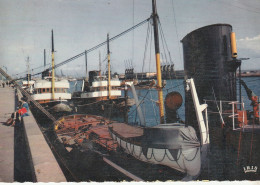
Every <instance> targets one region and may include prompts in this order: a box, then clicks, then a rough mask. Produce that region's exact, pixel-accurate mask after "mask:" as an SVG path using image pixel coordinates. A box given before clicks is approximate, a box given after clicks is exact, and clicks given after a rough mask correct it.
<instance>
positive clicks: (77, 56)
mask: <svg viewBox="0 0 260 185" xmlns="http://www.w3.org/2000/svg"><path fill="white" fill-rule="evenodd" d="M150 19H151V17H149V18H148V19H146V20H144V21H142V22H140V23H138V24H136V25H135V26H133V27H131V28H129V29H127V30H125V31H123V32H121V33H119V34H118V35H116V36H114V37H111V38H110V39H109V42H110V41H113V40H115V39H117V38H120V37H121V36H123V35H125V34H126V33H128V32H130V31H132V30H134V29H135V28H137V27H139V26H141V25H143V24H144V23H146V22H148V21H149V20H150ZM106 43H107V40H106V41H104V42H102V43H100V44H98V45H96V46H94V47H92V48H90V49H88V50H86V52H87V53H90V52H92V51H94V50H96V49H98V48H100V47H101V46H103V45H105V44H106ZM83 55H85V51H84V52H82V53H80V54H78V55H75V56H73V57H71V58H69V59H67V60H65V61H63V62H61V63H59V64H56V65H55V66H54V69H56V68H58V67H60V66H62V65H64V64H67V63H69V62H71V61H73V60H75V59H77V58H79V57H81V56H83ZM51 69H52V68H51V67H49V68H48V69H47V70H51ZM41 73H42V72H38V73H35V74H34V76H35V75H39V74H41ZM20 79H21V78H20Z"/></svg>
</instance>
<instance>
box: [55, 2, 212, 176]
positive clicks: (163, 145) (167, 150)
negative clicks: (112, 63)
mask: <svg viewBox="0 0 260 185" xmlns="http://www.w3.org/2000/svg"><path fill="white" fill-rule="evenodd" d="M152 7H153V14H152V16H151V19H153V26H154V29H155V31H154V41H155V51H156V66H157V68H156V70H157V73H156V74H157V88H156V90H157V91H158V106H159V116H160V117H159V120H160V124H159V125H156V126H153V127H148V126H146V123H145V119H144V116H143V114H142V110H141V107H140V102H139V100H138V97H137V93H136V91H135V87H134V85H133V84H132V85H131V90H132V93H133V96H134V99H135V104H136V109H137V114H138V117H139V120H140V124H139V125H130V124H128V122H127V120H125V122H123V123H122V122H116V121H112V120H106V119H105V118H104V117H97V116H94V115H89V114H88V112H86V113H87V115H84V116H79V115H78V116H77V115H74V116H70V117H64V118H61V119H60V120H59V121H58V122H57V123H56V125H55V130H56V133H57V135H58V138H60V141H61V142H63V143H64V145H66V146H68V145H69V144H71V143H72V145H74V146H75V145H76V146H81V147H84V148H88V152H92V151H96V152H95V155H97V154H101V155H102V156H104V155H103V154H106V155H109V157H111V159H113V160H116V161H118V162H119V163H121V164H124V162H125V160H126V157H127V156H128V155H129V156H131V160H132V161H133V163H132V165H134V163H135V162H140V163H142V165H149V168H155V169H158V168H160V167H159V166H161V165H163V166H165V167H167V168H168V169H170V170H173V171H178V172H180V173H182V174H183V175H184V178H183V180H192V179H196V178H197V177H198V176H199V174H200V171H201V165H202V163H203V162H202V161H203V160H204V158H205V157H206V155H207V148H208V145H209V136H208V135H209V133H208V129H207V128H208V125H207V121H206V120H207V119H204V117H203V112H204V111H205V109H206V108H207V105H206V104H202V105H201V104H200V103H199V101H198V98H197V94H196V88H195V84H194V81H193V79H188V80H187V81H186V83H187V86H189V88H190V91H191V93H192V94H193V102H194V104H195V108H196V113H197V120H198V123H197V124H198V125H199V133H200V139H198V138H197V135H196V132H195V130H194V128H193V127H191V126H187V125H186V124H183V123H180V122H178V121H177V120H170V121H169V122H167V123H166V122H165V118H164V105H163V83H162V79H161V69H160V53H159V40H158V39H159V36H158V27H157V25H158V16H157V10H156V2H155V0H153V1H152ZM108 41H109V39H108V40H107V42H108ZM108 48H109V47H108ZM109 53H110V52H109V49H108V61H109V59H110V56H109ZM108 63H109V62H108ZM108 71H110V68H109V67H108ZM108 76H109V77H108V87H111V84H109V83H110V82H109V81H110V79H109V78H110V75H108ZM96 84H98V83H96ZM99 84H101V83H99ZM106 85H107V83H106ZM118 85H119V84H118ZM94 86H95V81H93V82H92V87H94ZM108 93H109V92H107V93H106V94H105V95H106V97H107V96H108V97H109V94H108ZM178 95H179V94H178ZM178 95H177V96H178ZM110 96H111V94H110ZM168 97H169V98H168V100H167V102H168V104H167V105H169V107H171V108H172V109H173V111H177V109H178V108H179V107H180V105H181V102H177V103H176V102H174V101H172V100H174V99H175V94H173V95H168ZM177 99H178V98H177ZM71 130H75V131H76V130H77V133H76V134H75V135H73V136H71V134H70V133H71ZM162 136H163V137H162ZM97 150H98V151H97ZM128 158H129V157H128ZM202 159H203V160H202ZM103 160H104V161H105V162H106V161H108V160H106V159H104V157H103ZM120 161H121V162H120ZM107 163H108V162H107ZM108 164H111V163H108ZM136 171H138V170H136ZM148 173H149V172H148ZM157 175H158V174H157ZM185 175H186V176H185Z"/></svg>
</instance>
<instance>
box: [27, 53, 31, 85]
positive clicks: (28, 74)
mask: <svg viewBox="0 0 260 185" xmlns="http://www.w3.org/2000/svg"><path fill="white" fill-rule="evenodd" d="M29 62H30V61H29V56H28V57H27V86H28V88H29V82H30V78H29V76H30V63H29Z"/></svg>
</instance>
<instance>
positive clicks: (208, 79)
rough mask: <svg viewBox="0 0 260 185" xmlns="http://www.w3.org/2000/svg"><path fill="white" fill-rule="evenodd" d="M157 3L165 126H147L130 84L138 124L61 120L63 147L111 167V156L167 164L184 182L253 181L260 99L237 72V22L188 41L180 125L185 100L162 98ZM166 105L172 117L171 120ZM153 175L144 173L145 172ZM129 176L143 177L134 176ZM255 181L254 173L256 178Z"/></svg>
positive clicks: (92, 119) (78, 118) (161, 109)
mask: <svg viewBox="0 0 260 185" xmlns="http://www.w3.org/2000/svg"><path fill="white" fill-rule="evenodd" d="M152 4H153V14H152V16H151V18H153V26H154V41H155V51H156V66H157V90H158V106H159V115H160V124H159V125H156V126H153V127H148V126H146V124H145V120H144V117H143V115H142V110H141V108H140V106H139V105H140V102H139V100H138V97H137V95H136V93H135V88H134V85H131V88H132V91H133V94H134V96H135V104H136V109H137V113H138V116H139V120H140V124H139V125H130V124H128V123H127V122H124V123H121V122H115V121H112V120H109V119H107V118H104V117H101V116H96V115H73V116H68V117H64V118H62V119H60V120H59V121H58V122H57V123H56V125H55V130H56V133H57V135H58V137H59V139H60V141H61V142H62V143H63V144H64V145H65V146H72V148H73V147H74V146H77V147H81V148H85V149H86V151H87V152H88V153H91V152H93V151H94V152H93V153H94V155H98V154H101V156H102V157H101V158H102V159H101V160H103V161H104V162H105V163H107V164H109V165H111V166H113V167H114V166H117V165H115V164H113V162H111V161H109V160H108V159H107V158H106V157H109V158H110V159H112V160H115V161H117V162H118V163H120V164H121V165H124V164H125V163H126V162H127V161H128V159H131V163H132V161H134V160H133V159H135V161H139V162H142V163H141V165H140V166H145V165H148V164H152V165H151V166H149V168H148V167H147V169H149V170H150V169H152V168H156V167H157V169H160V167H158V166H161V165H163V166H167V167H169V168H170V169H173V170H176V171H178V172H181V173H183V174H185V175H186V176H185V177H184V178H183V180H194V179H197V178H199V179H209V180H223V179H225V180H238V179H240V180H242V179H252V178H251V177H253V176H254V175H255V174H251V176H248V175H247V174H246V175H245V173H244V170H243V169H244V168H243V167H244V166H252V165H253V166H254V167H255V166H260V164H259V162H260V160H259V157H258V155H256V154H258V153H259V152H260V148H259V144H258V143H257V142H258V141H259V139H260V138H259V134H257V133H256V132H255V130H258V131H259V128H260V127H259V126H258V125H256V124H257V123H258V122H259V102H258V100H257V98H256V96H255V95H254V94H253V92H252V91H250V89H249V87H247V86H246V85H245V84H244V83H243V81H242V80H241V79H240V76H239V79H237V77H236V71H237V70H239V71H241V70H240V69H241V62H242V60H241V59H238V58H237V49H236V40H235V33H234V32H233V30H232V26H231V25H229V24H214V25H209V26H205V27H202V28H199V29H197V30H194V31H192V32H191V33H189V34H187V35H186V36H185V37H184V38H183V39H182V41H181V42H182V44H183V54H184V71H185V79H187V80H185V85H186V87H185V123H181V122H179V121H177V116H175V115H176V111H177V109H178V108H179V107H180V105H181V104H182V101H181V98H180V97H179V94H178V93H175V92H171V93H169V94H168V95H167V96H166V100H165V105H164V104H163V101H162V100H163V91H162V90H163V86H162V80H161V73H160V72H161V69H160V53H159V40H158V39H159V37H158V35H157V34H158V30H157V19H158V16H157V11H156V2H155V0H153V1H152ZM108 53H109V52H108ZM108 58H109V57H108ZM109 71H110V70H109ZM96 80H97V79H96ZM92 82H94V78H93V81H92ZM237 82H238V83H239V85H238V88H239V94H237ZM107 83H108V82H107ZM107 83H106V84H107ZM195 84H196V86H195ZM242 85H243V86H244V87H245V89H246V91H247V94H248V97H249V99H250V100H251V101H252V106H253V111H252V112H248V111H246V110H245V109H244V104H243V102H242V98H240V97H241V86H242ZM92 87H93V83H92ZM106 96H108V94H107V93H106ZM237 97H239V101H237ZM164 106H165V107H164ZM164 108H165V109H166V118H167V119H168V120H167V121H166V122H165V120H164V119H165V117H164ZM169 110H170V111H169ZM86 113H87V112H86ZM73 129H74V131H75V132H74V133H75V134H74V135H71V130H73ZM243 139H244V141H243ZM242 141H243V142H242ZM242 144H244V145H243V147H241V145H242ZM74 148H75V147H74ZM250 148H251V149H250ZM253 149H254V150H253ZM104 151H105V152H104ZM248 151H250V152H248ZM104 153H105V155H104ZM104 156H106V157H104ZM129 156H130V157H129ZM132 164H134V162H133V163H132ZM132 164H129V163H128V165H132ZM125 166H126V167H127V165H125ZM116 168H117V169H120V168H119V167H116ZM253 169H255V168H253ZM167 170H168V169H167ZM158 171H159V170H158ZM158 171H157V172H158ZM135 172H136V173H138V169H135ZM149 172H150V171H145V173H147V174H149ZM158 173H159V172H158ZM124 174H126V175H129V173H124ZM156 175H158V174H155V176H156ZM128 177H130V178H133V179H135V180H140V178H136V177H133V175H132V174H130V175H129V176H128ZM248 177H249V178H248ZM257 178H258V177H257V176H255V178H253V179H257Z"/></svg>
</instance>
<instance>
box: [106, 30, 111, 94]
mask: <svg viewBox="0 0 260 185" xmlns="http://www.w3.org/2000/svg"><path fill="white" fill-rule="evenodd" d="M107 65H108V67H107V69H108V98H109V99H110V98H111V85H110V50H109V34H107Z"/></svg>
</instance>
